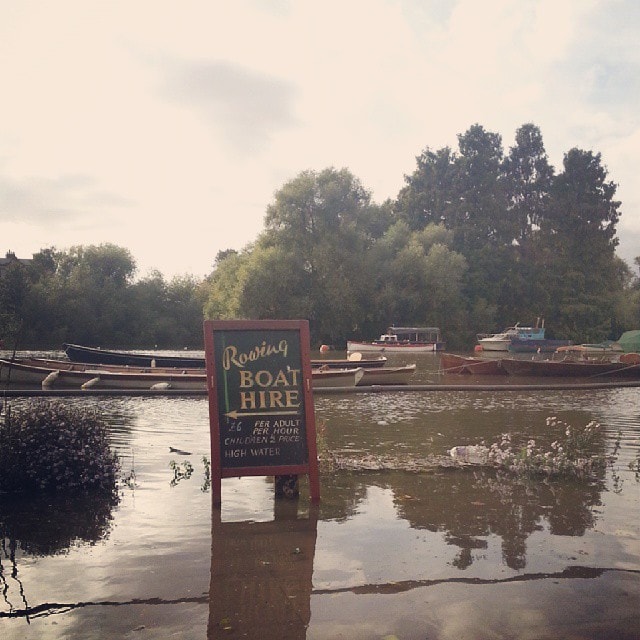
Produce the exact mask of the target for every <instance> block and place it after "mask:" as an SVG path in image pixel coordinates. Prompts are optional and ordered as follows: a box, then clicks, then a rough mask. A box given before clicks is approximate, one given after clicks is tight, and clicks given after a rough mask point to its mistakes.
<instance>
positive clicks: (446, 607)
mask: <svg viewBox="0 0 640 640" xmlns="http://www.w3.org/2000/svg"><path fill="white" fill-rule="evenodd" d="M390 360H392V361H393V363H394V364H395V363H396V362H398V363H399V362H401V361H402V360H403V358H401V357H397V358H391V357H390ZM411 360H412V361H415V362H417V363H418V368H419V371H418V374H417V377H418V378H419V380H418V381H419V382H426V381H428V380H430V381H432V382H441V381H442V380H441V379H440V378H439V375H438V373H437V356H435V355H433V354H426V355H424V356H414V358H413V359H411ZM447 382H455V379H454V378H453V377H452V376H448V379H447ZM483 382H484V381H483ZM11 402H12V403H13V404H14V405H17V404H19V403H21V402H23V400H21V399H12V400H11ZM65 402H70V403H95V404H97V405H98V407H99V408H100V410H101V411H102V412H103V414H104V415H105V417H106V418H107V420H108V422H109V425H110V429H111V437H112V442H113V445H114V446H115V447H116V449H117V450H118V452H119V454H120V456H121V459H122V464H123V469H122V472H123V475H125V476H127V479H128V483H123V487H122V490H121V496H120V501H119V504H117V505H115V506H114V505H108V504H107V505H105V504H96V502H95V501H93V502H89V503H86V502H85V503H77V502H73V503H65V502H64V500H60V501H58V503H56V504H42V503H41V504H36V503H34V504H24V503H19V504H12V503H11V502H8V501H4V502H3V503H2V505H0V531H1V532H3V533H4V541H3V546H2V549H1V550H0V552H1V554H2V555H1V556H0V560H1V566H0V591H2V598H1V599H0V638H2V639H3V640H17V639H27V640H28V639H31V638H33V639H36V638H37V639H39V640H40V639H48V638H52V639H63V638H64V639H76V638H77V639H82V640H86V639H92V638H141V639H144V638H174V637H175V638H181V639H183V638H189V639H191V638H193V639H200V640H204V639H209V638H261V639H262V638H279V639H285V640H286V639H289V638H291V639H308V640H313V639H318V640H320V639H322V640H325V639H348V640H353V639H355V640H359V639H385V638H386V639H387V640H391V639H398V640H418V639H420V640H426V639H428V640H465V639H469V640H477V639H481V640H483V639H487V640H489V639H491V640H494V639H511V638H518V639H520V638H530V639H550V640H551V639H554V640H555V639H560V638H563V639H565V638H571V639H574V638H575V639H587V638H589V639H591V638H594V639H595V638H597V639H609V638H611V639H613V638H616V639H623V640H627V639H638V638H640V607H639V605H640V468H639V465H640V457H639V456H640V388H624V387H620V388H608V389H591V390H566V389H565V390H552V389H536V390H522V391H507V390H490V391H481V390H475V389H473V388H472V387H469V388H468V389H463V390H454V391H430V392H399V393H358V394H339V395H317V396H316V399H315V408H316V419H317V423H318V425H319V428H320V430H321V431H322V434H323V438H324V439H325V440H326V443H327V448H328V450H329V451H330V452H331V453H332V454H333V455H335V456H336V457H337V458H339V459H342V460H345V461H348V462H349V464H348V465H345V468H343V469H331V470H324V471H322V472H321V476H320V487H321V501H320V503H319V505H317V506H316V505H312V504H310V501H309V499H308V486H307V484H306V480H305V479H302V480H301V494H302V495H301V497H300V499H299V500H298V501H289V500H282V499H278V500H276V499H274V492H273V481H272V480H273V479H272V478H262V477H258V478H241V479H227V480H223V484H222V507H221V509H216V508H214V509H212V507H211V494H210V491H209V489H208V485H207V475H206V465H205V463H204V462H203V457H208V456H209V425H208V405H207V399H206V398H204V397H194V398H189V397H184V398H175V397H147V398H145V397H118V398H115V397H101V398H81V397H79V398H68V399H66V400H65ZM550 416H555V417H557V418H559V419H560V420H562V421H564V422H565V423H567V424H569V425H573V426H574V427H583V426H584V425H586V424H587V423H588V422H590V421H591V420H596V421H597V422H598V423H600V424H601V425H602V433H603V436H602V440H601V442H600V443H599V444H598V446H599V447H600V449H601V451H602V452H606V453H609V454H612V455H613V456H614V459H613V461H612V463H611V464H610V465H609V466H608V467H607V469H606V471H603V472H602V474H601V476H600V477H597V478H592V479H590V480H578V479H571V480H569V479H564V480H542V479H535V480H532V479H525V478H518V477H514V476H512V475H508V474H505V473H500V472H497V471H495V470H490V469H484V468H479V467H467V468H464V469H450V468H443V467H440V466H437V465H433V464H432V463H431V462H430V461H431V460H432V459H433V458H438V457H439V456H445V455H446V454H447V451H448V450H449V449H451V448H452V447H454V446H457V445H469V444H480V443H485V444H488V443H491V442H494V441H497V440H498V439H499V438H500V436H501V434H502V433H505V432H509V433H511V434H513V436H514V437H516V438H523V439H525V440H526V439H528V438H535V439H536V441H537V442H542V443H545V442H548V443H550V442H552V441H553V440H555V439H556V438H558V437H559V436H561V435H562V434H561V432H560V431H561V430H562V427H554V426H548V425H547V422H546V419H547V418H548V417H550ZM172 449H174V450H173V451H172ZM175 449H178V450H179V452H177V451H175ZM432 457H433V458H432ZM134 476H135V477H134Z"/></svg>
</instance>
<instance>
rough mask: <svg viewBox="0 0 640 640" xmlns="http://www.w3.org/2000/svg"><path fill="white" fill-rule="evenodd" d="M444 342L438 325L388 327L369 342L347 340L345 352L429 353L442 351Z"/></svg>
mask: <svg viewBox="0 0 640 640" xmlns="http://www.w3.org/2000/svg"><path fill="white" fill-rule="evenodd" d="M444 348H445V343H444V342H443V341H442V335H441V333H440V329H439V328H438V327H389V328H388V329H387V333H383V334H382V335H381V336H380V337H379V338H378V339H377V340H373V341H371V342H359V341H357V340H349V341H347V352H349V353H351V352H353V351H364V352H369V351H375V352H378V353H382V352H384V353H429V352H433V351H443V350H444Z"/></svg>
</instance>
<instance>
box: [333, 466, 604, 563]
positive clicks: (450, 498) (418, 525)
mask: <svg viewBox="0 0 640 640" xmlns="http://www.w3.org/2000/svg"><path fill="white" fill-rule="evenodd" d="M330 482H331V485H330V486H328V487H327V486H326V485H325V487H324V489H325V494H329V495H331V496H333V497H334V501H332V502H331V503H326V502H323V504H322V516H323V518H325V519H326V518H332V519H335V520H338V521H340V520H346V519H348V518H349V517H351V516H352V514H354V513H355V512H357V511H358V502H362V501H364V500H365V499H366V497H367V491H368V488H370V487H371V486H372V485H375V486H380V487H384V488H385V489H386V490H390V491H391V492H392V495H393V502H394V507H395V510H396V512H397V517H399V518H402V519H404V520H406V521H407V522H408V524H409V526H410V527H411V529H415V530H427V531H431V532H434V533H435V532H439V533H442V534H443V535H444V540H445V541H446V543H447V544H448V545H450V546H452V547H457V548H458V552H457V555H456V557H455V559H454V560H453V561H452V565H453V566H454V567H456V568H457V569H460V570H464V569H467V568H468V567H470V566H471V564H472V563H473V562H474V553H473V552H474V551H482V550H484V549H486V548H487V540H488V539H489V538H490V537H498V538H500V539H501V541H502V542H501V546H502V559H503V562H504V563H505V564H506V565H507V566H508V567H509V568H510V569H514V570H520V569H524V568H525V567H526V565H527V546H526V543H527V539H528V538H529V537H530V536H531V535H532V534H534V533H536V532H540V531H544V530H547V531H548V532H549V534H551V535H562V536H582V535H584V533H585V531H586V530H587V529H589V528H592V527H593V526H594V522H595V515H594V507H595V506H596V505H599V504H600V493H601V489H602V487H601V486H600V485H599V484H598V483H595V482H586V481H580V480H567V479H562V480H557V481H552V480H545V481H541V480H540V479H539V478H536V479H527V478H520V477H517V476H514V475H512V474H508V473H503V472H498V471H496V470H493V469H471V468H467V469H459V470H454V469H451V470H445V471H441V472H432V473H427V474H425V473H402V472H390V473H378V474H367V475H363V474H346V473H343V474H339V475H338V476H336V477H332V478H331V481H330ZM338 496H341V499H338ZM476 555H477V554H476ZM480 555H481V554H480Z"/></svg>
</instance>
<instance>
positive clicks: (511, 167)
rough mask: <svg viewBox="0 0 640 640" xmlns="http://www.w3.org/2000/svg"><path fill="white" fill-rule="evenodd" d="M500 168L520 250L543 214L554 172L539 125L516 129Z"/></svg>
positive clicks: (537, 226) (547, 202)
mask: <svg viewBox="0 0 640 640" xmlns="http://www.w3.org/2000/svg"><path fill="white" fill-rule="evenodd" d="M502 170H503V172H504V176H505V185H506V190H507V200H508V206H509V214H510V218H511V219H512V221H513V228H514V240H515V241H516V242H517V245H518V246H519V247H520V248H521V249H523V248H524V247H525V246H526V245H527V243H528V241H529V239H530V237H531V234H532V233H533V231H534V230H536V229H538V228H539V227H540V224H541V222H542V220H543V219H544V217H545V215H546V212H547V209H548V205H549V193H550V191H551V185H552V180H553V174H554V171H553V167H552V166H551V165H550V164H549V161H548V157H547V153H546V151H545V148H544V144H543V142H542V134H541V133H540V129H539V128H538V127H536V126H535V125H533V124H524V125H522V126H521V127H520V128H519V129H518V130H517V131H516V144H515V145H514V146H513V147H511V149H510V150H509V155H508V156H507V157H506V158H505V160H504V163H503V167H502Z"/></svg>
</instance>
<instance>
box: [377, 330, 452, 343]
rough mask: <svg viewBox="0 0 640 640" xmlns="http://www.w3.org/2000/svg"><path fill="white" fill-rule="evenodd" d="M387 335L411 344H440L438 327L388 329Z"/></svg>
mask: <svg viewBox="0 0 640 640" xmlns="http://www.w3.org/2000/svg"><path fill="white" fill-rule="evenodd" d="M387 334H389V335H396V336H398V339H399V340H409V341H411V342H440V341H441V339H442V338H441V334H440V329H439V328H438V327H389V328H388V329H387Z"/></svg>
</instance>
